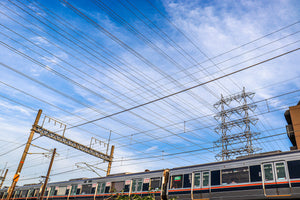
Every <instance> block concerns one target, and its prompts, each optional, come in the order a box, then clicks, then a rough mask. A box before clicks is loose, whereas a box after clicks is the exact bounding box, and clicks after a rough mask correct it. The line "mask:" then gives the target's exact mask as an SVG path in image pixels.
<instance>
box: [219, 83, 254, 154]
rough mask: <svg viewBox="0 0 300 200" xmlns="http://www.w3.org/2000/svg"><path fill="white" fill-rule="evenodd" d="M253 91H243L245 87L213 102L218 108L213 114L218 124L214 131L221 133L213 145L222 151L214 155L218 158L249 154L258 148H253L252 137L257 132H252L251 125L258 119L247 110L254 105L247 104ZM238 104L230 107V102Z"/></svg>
mask: <svg viewBox="0 0 300 200" xmlns="http://www.w3.org/2000/svg"><path fill="white" fill-rule="evenodd" d="M254 94H255V93H253V92H245V88H243V91H242V92H241V93H240V94H237V95H232V96H228V97H225V98H224V97H223V95H221V100H220V101H218V102H217V103H215V104H214V107H215V108H216V109H218V110H219V113H218V114H217V115H215V119H216V120H217V121H219V122H220V124H219V125H218V126H217V127H216V128H215V131H216V132H217V133H218V134H219V135H221V138H220V139H219V140H217V141H215V143H214V146H215V147H221V148H222V151H221V152H220V153H218V154H217V155H216V158H217V159H219V160H230V159H233V158H234V157H236V156H238V155H250V154H253V153H254V152H255V151H258V150H259V149H258V148H253V143H252V141H253V138H254V137H255V136H257V135H258V134H259V133H257V132H252V131H251V126H255V124H256V123H257V121H258V119H257V118H253V117H250V116H249V112H250V111H251V112H253V111H254V110H255V108H256V105H254V104H249V103H248V100H251V99H252V98H253V97H254ZM234 103H235V104H236V103H237V104H238V106H236V107H233V108H231V106H232V104H234Z"/></svg>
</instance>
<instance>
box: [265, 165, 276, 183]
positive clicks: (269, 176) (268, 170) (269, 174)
mask: <svg viewBox="0 0 300 200" xmlns="http://www.w3.org/2000/svg"><path fill="white" fill-rule="evenodd" d="M263 168H264V180H266V181H272V180H274V176H273V166H272V164H264V165H263Z"/></svg>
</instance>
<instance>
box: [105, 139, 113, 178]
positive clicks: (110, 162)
mask: <svg viewBox="0 0 300 200" xmlns="http://www.w3.org/2000/svg"><path fill="white" fill-rule="evenodd" d="M114 150H115V146H114V145H112V146H111V150H110V156H109V161H108V166H107V173H106V176H108V175H109V174H110V170H111V164H112V162H113V155H114Z"/></svg>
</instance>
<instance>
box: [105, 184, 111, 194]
mask: <svg viewBox="0 0 300 200" xmlns="http://www.w3.org/2000/svg"><path fill="white" fill-rule="evenodd" d="M110 186H111V182H106V183H105V190H104V193H109V191H110Z"/></svg>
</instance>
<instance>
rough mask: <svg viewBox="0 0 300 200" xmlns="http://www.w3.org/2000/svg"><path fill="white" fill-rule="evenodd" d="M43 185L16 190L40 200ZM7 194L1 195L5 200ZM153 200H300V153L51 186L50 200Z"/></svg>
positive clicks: (25, 198)
mask: <svg viewBox="0 0 300 200" xmlns="http://www.w3.org/2000/svg"><path fill="white" fill-rule="evenodd" d="M40 188H41V184H35V185H34V184H33V185H24V186H19V187H16V188H15V191H14V194H13V196H12V198H13V199H15V200H35V199H37V198H38V195H39V191H40ZM6 191H7V188H6V189H1V190H0V198H1V199H5V197H6V196H7V192H6ZM120 195H125V196H134V195H138V196H148V195H150V196H153V197H154V198H155V199H156V200H159V199H162V200H166V199H178V200H187V199H189V200H190V199H191V200H200V199H202V200H204V199H205V200H214V199H216V200H226V199H228V200H234V199H300V150H293V151H288V152H269V153H262V154H255V155H251V156H245V157H240V158H237V159H234V160H230V161H221V162H214V163H208V164H201V165H194V166H186V167H179V168H173V169H163V170H156V171H145V172H141V173H127V174H116V175H109V176H107V177H100V178H90V179H77V180H75V179H74V180H70V181H65V182H56V183H49V184H48V185H47V189H46V192H45V194H44V199H45V200H75V199H87V200H104V199H116V198H117V197H118V196H120Z"/></svg>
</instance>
